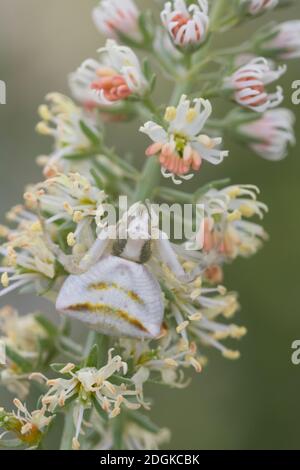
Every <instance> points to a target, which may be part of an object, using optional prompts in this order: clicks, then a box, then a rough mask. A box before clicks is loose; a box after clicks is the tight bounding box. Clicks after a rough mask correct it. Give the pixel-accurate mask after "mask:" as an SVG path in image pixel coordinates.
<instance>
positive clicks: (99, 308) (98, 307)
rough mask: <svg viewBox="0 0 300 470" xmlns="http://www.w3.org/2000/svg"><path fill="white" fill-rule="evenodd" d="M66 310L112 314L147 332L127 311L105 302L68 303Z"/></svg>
mask: <svg viewBox="0 0 300 470" xmlns="http://www.w3.org/2000/svg"><path fill="white" fill-rule="evenodd" d="M67 310H71V311H73V312H82V311H83V310H88V311H89V312H91V313H102V314H103V315H111V314H113V315H116V316H117V317H119V318H121V319H122V320H124V321H126V322H127V323H130V324H131V325H133V326H135V327H136V328H138V329H139V330H141V331H144V332H145V333H149V331H148V330H147V328H145V327H144V325H143V324H142V323H141V322H140V321H139V320H137V319H136V318H133V317H132V316H131V315H130V314H129V313H128V312H126V311H125V310H121V309H119V308H115V307H112V306H110V305H107V304H92V303H91V302H83V303H80V304H75V305H70V307H68V308H67Z"/></svg>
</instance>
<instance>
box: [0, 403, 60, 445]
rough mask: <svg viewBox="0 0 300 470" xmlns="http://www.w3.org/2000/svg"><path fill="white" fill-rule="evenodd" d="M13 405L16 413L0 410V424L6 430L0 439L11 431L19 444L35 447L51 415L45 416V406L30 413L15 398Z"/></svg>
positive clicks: (50, 419) (49, 421) (51, 417)
mask: <svg viewBox="0 0 300 470" xmlns="http://www.w3.org/2000/svg"><path fill="white" fill-rule="evenodd" d="M14 405H15V406H16V408H17V412H16V413H15V412H13V413H6V412H4V410H3V409H2V410H0V426H1V427H3V428H4V429H5V430H6V432H4V433H3V434H2V435H1V436H0V439H2V438H3V437H4V435H5V434H8V433H13V434H15V436H16V438H17V439H18V440H19V441H20V443H21V444H23V445H24V444H25V445H27V446H28V447H29V448H30V449H35V448H36V447H37V446H38V445H39V443H40V441H41V439H42V437H43V435H44V433H45V431H46V428H47V427H48V426H49V424H50V423H51V421H52V419H53V416H46V411H47V410H46V407H45V406H43V407H42V408H41V409H39V410H35V411H32V412H31V413H30V412H29V411H28V409H27V408H26V405H23V403H21V402H20V400H19V399H17V398H15V399H14ZM4 443H5V440H4Z"/></svg>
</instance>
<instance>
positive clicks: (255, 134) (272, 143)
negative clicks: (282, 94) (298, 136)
mask: <svg viewBox="0 0 300 470" xmlns="http://www.w3.org/2000/svg"><path fill="white" fill-rule="evenodd" d="M294 124H295V116H294V114H293V113H292V112H291V111H290V110H288V109H284V108H278V109H272V110H269V111H267V112H266V113H264V115H263V116H262V117H261V118H260V119H257V120H256V121H251V122H249V123H247V124H243V125H241V126H239V127H238V132H239V133H241V134H242V135H244V136H246V138H248V137H249V138H250V139H251V140H252V141H251V140H250V142H249V146H250V147H251V148H252V150H254V152H256V153H257V154H258V155H260V156H261V157H263V158H266V159H267V160H281V159H283V158H285V157H286V155H287V149H288V145H289V144H290V145H294V144H295V142H296V140H295V133H294V129H293V126H294Z"/></svg>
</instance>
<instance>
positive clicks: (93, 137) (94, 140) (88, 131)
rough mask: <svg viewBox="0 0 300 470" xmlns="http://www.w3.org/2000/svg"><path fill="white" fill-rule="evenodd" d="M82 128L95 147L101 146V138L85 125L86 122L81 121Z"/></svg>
mask: <svg viewBox="0 0 300 470" xmlns="http://www.w3.org/2000/svg"><path fill="white" fill-rule="evenodd" d="M80 128H81V130H82V132H83V133H84V134H85V135H86V136H87V138H88V139H89V140H90V141H91V142H92V144H93V145H95V147H97V146H99V145H100V142H101V138H100V136H98V135H96V134H95V133H94V132H93V131H92V129H91V128H90V127H88V126H87V125H86V124H85V122H84V121H80Z"/></svg>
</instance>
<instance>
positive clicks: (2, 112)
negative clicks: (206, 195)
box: [0, 0, 300, 449]
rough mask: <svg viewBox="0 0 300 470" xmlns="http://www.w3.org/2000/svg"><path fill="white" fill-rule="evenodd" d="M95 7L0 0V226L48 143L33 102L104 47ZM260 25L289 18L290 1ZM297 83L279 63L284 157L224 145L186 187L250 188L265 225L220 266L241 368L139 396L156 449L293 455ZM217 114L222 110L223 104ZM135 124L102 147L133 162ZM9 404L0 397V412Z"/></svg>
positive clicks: (31, 303) (233, 38) (219, 365)
mask: <svg viewBox="0 0 300 470" xmlns="http://www.w3.org/2000/svg"><path fill="white" fill-rule="evenodd" d="M229 1H230V0H229ZM95 3H96V0H84V1H83V0H51V2H48V1H46V0H26V1H24V0H0V11H1V15H0V79H2V80H4V81H5V82H6V84H7V104H6V105H5V106H0V219H1V221H2V222H3V220H4V215H5V212H6V210H7V209H8V208H9V207H10V206H12V205H14V204H16V203H19V201H20V200H21V197H22V194H23V188H24V186H25V185H26V184H28V183H29V182H35V181H38V180H39V179H40V171H39V168H38V167H36V166H35V161H34V160H35V157H36V156H37V155H39V154H42V153H47V152H49V148H50V147H49V146H50V144H51V141H47V139H45V138H42V137H40V136H38V135H36V134H35V132H34V126H35V124H36V122H37V114H36V109H37V107H38V105H39V104H40V103H41V102H43V98H44V95H45V94H46V93H47V92H49V91H60V92H64V93H68V87H67V75H68V74H69V73H70V72H71V71H73V70H74V69H75V68H76V67H77V66H78V65H79V64H80V63H81V61H82V60H83V59H85V58H86V57H93V56H94V54H95V50H96V49H97V48H98V47H99V46H100V45H101V44H102V42H103V38H102V37H101V36H100V35H99V33H98V32H97V31H96V30H95V28H94V26H93V24H92V21H91V18H90V12H91V9H92V7H93V6H94V5H95ZM137 3H144V4H145V3H147V4H148V5H149V4H150V5H151V4H153V2H151V1H149V0H148V1H144V2H138V1H137ZM269 16H272V17H273V18H276V19H277V20H280V21H283V20H287V19H295V18H297V17H298V18H299V19H300V5H299V2H298V1H296V2H295V6H293V7H292V8H285V9H283V10H280V11H277V12H276V13H274V14H273V15H269ZM267 19H269V17H267V15H265V16H263V17H261V18H260V19H255V20H254V21H252V22H251V23H250V24H249V25H247V27H244V26H243V27H242V28H239V29H236V30H235V31H234V32H232V33H231V34H230V35H228V34H227V35H226V36H224V37H223V36H222V37H221V38H220V41H222V43H224V41H225V42H226V43H227V42H228V44H238V43H240V42H241V41H242V40H243V38H247V37H248V35H249V34H251V32H254V31H255V29H256V28H257V27H258V26H259V25H261V24H264V22H265V21H266V20H267ZM296 79H300V68H299V60H297V61H293V62H290V63H289V71H288V73H287V75H286V76H285V77H284V79H283V81H282V82H283V85H284V87H285V93H286V103H285V105H286V106H289V107H292V108H293V110H294V111H295V112H296V113H297V114H298V124H297V134H298V137H299V142H298V145H297V146H296V147H295V148H294V149H293V150H292V151H291V152H290V155H289V157H288V158H287V159H286V160H284V161H282V162H279V163H271V162H267V161H264V160H262V159H260V158H259V157H257V156H255V155H254V154H251V153H249V152H248V151H247V150H246V149H244V148H241V147H238V146H235V145H234V144H232V143H231V142H226V143H225V146H226V148H227V147H229V148H230V150H231V152H230V158H228V159H227V160H226V162H225V163H224V164H223V165H220V166H218V167H217V168H215V167H213V166H209V165H207V166H206V165H205V166H204V169H203V170H202V172H201V174H200V175H199V176H198V177H197V185H201V184H203V183H205V182H207V181H209V180H212V179H217V178H223V177H227V176H230V177H231V179H232V182H234V183H254V184H257V185H258V186H259V187H260V188H261V190H262V192H261V198H262V200H263V201H264V202H266V203H267V204H268V205H269V207H270V214H269V215H268V216H267V217H266V219H265V222H264V224H265V227H266V229H267V230H268V232H269V233H270V235H271V238H270V241H269V242H268V243H267V244H266V246H265V248H264V249H263V250H262V251H261V252H260V253H259V254H258V255H257V256H255V257H254V258H251V259H250V260H239V261H237V262H235V263H234V264H233V265H232V266H229V267H227V268H226V275H227V277H226V281H225V284H226V285H227V286H228V287H229V288H230V289H234V290H237V291H238V292H239V294H240V302H241V304H242V310H241V312H240V313H239V314H238V315H237V318H236V321H237V323H240V324H243V325H245V326H246V327H247V329H248V335H247V337H246V338H245V339H243V340H242V341H241V343H240V344H239V346H240V350H241V353H242V357H241V359H240V360H239V361H237V362H230V361H226V360H225V359H223V358H222V357H220V356H219V354H217V353H215V352H214V351H209V354H208V356H209V367H207V368H206V369H205V370H204V372H203V373H202V374H201V375H200V376H198V377H196V378H194V381H193V384H192V386H190V387H189V388H187V389H186V390H167V389H164V388H157V387H155V388H154V389H153V390H149V395H150V394H152V395H153V396H154V399H155V402H156V406H155V407H154V408H153V418H154V419H156V421H157V422H158V423H159V424H161V425H162V426H168V427H170V428H171V429H172V430H173V438H172V441H171V443H170V445H168V446H167V448H172V449H192V448H194V449H253V448H257V449H262V448H269V449H291V448H300V431H299V422H300V366H298V367H297V366H294V365H292V363H291V358H290V357H291V343H292V342H293V340H295V339H299V338H300V308H299V306H300V305H299V293H300V286H299V280H300V279H299V262H300V248H299V247H300V244H299V229H300V222H299V220H298V217H299V203H300V184H299V180H300V179H299V177H300V161H299V160H298V152H299V149H300V132H299V126H300V106H298V108H297V107H296V106H293V105H292V104H291V93H292V91H291V83H292V82H293V81H294V80H296ZM158 88H159V93H158V95H157V100H158V102H163V101H164V100H165V94H166V91H167V88H166V87H165V88H164V87H163V86H162V85H161V84H160V85H159V87H158ZM217 106H218V107H219V108H220V110H221V112H223V111H224V110H223V109H222V106H223V104H222V103H219V104H217ZM216 112H218V110H216ZM138 124H139V123H138V122H134V123H132V124H130V125H125V126H124V125H113V126H112V127H111V128H110V131H109V138H110V142H111V143H114V144H115V145H116V147H117V148H118V149H119V150H120V152H125V151H127V150H131V151H132V150H133V151H134V154H135V156H136V158H137V160H139V164H142V161H143V158H144V157H143V154H144V149H145V145H146V141H145V138H144V137H143V136H140V135H137V128H138ZM132 142H134V149H132ZM147 144H148V141H147ZM6 303H12V304H13V305H14V306H16V307H18V308H19V309H20V311H21V312H23V313H27V312H29V311H35V310H36V309H38V308H41V309H43V311H48V312H49V313H50V312H51V315H55V316H56V313H55V312H53V310H51V307H50V306H49V305H48V304H47V303H46V302H45V301H42V300H40V299H36V298H33V297H31V296H22V297H20V296H17V295H12V296H10V297H7V298H5V299H1V304H0V306H2V305H5V304H6ZM10 403H11V397H9V396H8V395H7V394H6V393H5V392H4V391H3V389H0V405H1V406H10Z"/></svg>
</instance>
